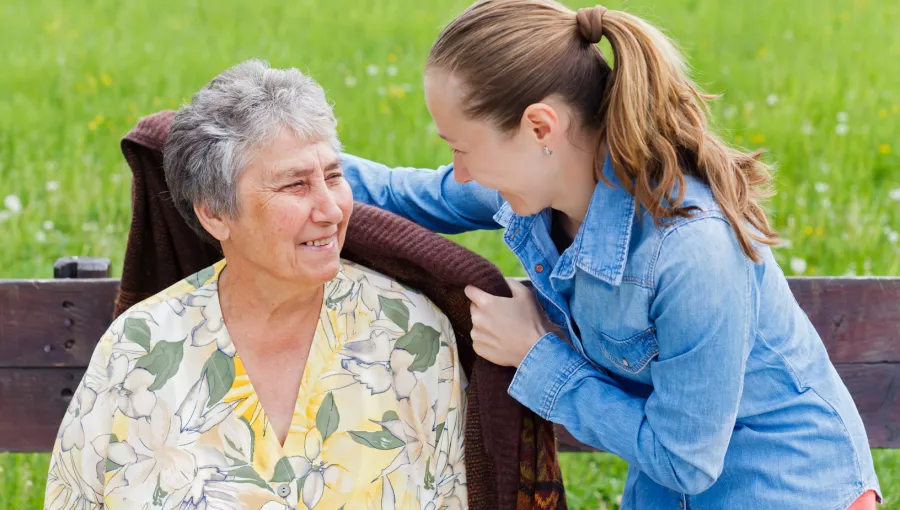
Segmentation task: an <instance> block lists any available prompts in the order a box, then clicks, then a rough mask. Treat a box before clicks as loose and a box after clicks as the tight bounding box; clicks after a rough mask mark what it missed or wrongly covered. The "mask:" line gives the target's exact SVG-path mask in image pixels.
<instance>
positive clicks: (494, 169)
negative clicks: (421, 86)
mask: <svg viewBox="0 0 900 510" xmlns="http://www.w3.org/2000/svg"><path fill="white" fill-rule="evenodd" d="M461 98H462V89H461V87H460V83H459V81H458V80H457V79H456V78H455V77H454V76H452V75H450V74H448V73H446V72H445V71H442V70H433V69H429V70H428V71H426V73H425V102H426V104H427V105H428V110H429V112H431V117H432V119H433V120H434V123H435V126H437V131H438V134H439V135H440V136H441V138H443V139H444V140H446V141H447V143H448V144H449V145H450V148H451V150H452V151H453V175H454V178H455V179H456V180H457V181H459V182H468V181H473V180H474V181H475V182H477V183H478V184H481V185H482V186H485V187H488V188H491V189H494V190H497V191H499V192H500V194H501V196H503V198H504V199H505V200H506V201H507V202H509V205H510V206H511V207H512V209H513V211H515V213H516V214H518V215H520V216H529V215H532V214H536V213H538V212H540V211H542V210H544V209H546V208H547V207H550V204H551V201H552V200H551V199H552V195H553V192H554V190H555V189H556V188H557V187H558V186H559V183H558V169H556V168H554V167H553V166H552V164H551V162H552V160H551V159H550V158H548V157H547V156H546V154H544V152H543V146H542V145H541V144H540V143H538V141H537V140H536V139H535V135H534V133H533V131H532V130H531V129H529V128H528V127H527V126H525V125H524V124H525V121H524V119H523V126H520V128H519V129H518V130H516V131H515V132H514V133H512V134H510V133H503V132H501V131H500V130H499V129H497V128H496V127H495V126H494V125H493V124H491V123H490V122H487V121H485V120H473V119H469V118H467V117H466V116H465V115H464V114H463V110H462V107H461Z"/></svg>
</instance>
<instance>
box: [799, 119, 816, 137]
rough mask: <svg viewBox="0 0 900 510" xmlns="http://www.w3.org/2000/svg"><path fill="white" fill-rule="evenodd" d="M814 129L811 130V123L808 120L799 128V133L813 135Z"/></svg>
mask: <svg viewBox="0 0 900 510" xmlns="http://www.w3.org/2000/svg"><path fill="white" fill-rule="evenodd" d="M814 131H815V128H813V125H812V122H810V121H808V120H804V121H803V125H802V126H801V127H800V132H801V133H803V134H804V135H806V136H809V135H811V134H813V132H814Z"/></svg>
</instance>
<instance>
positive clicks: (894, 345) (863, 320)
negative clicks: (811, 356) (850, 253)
mask: <svg viewBox="0 0 900 510" xmlns="http://www.w3.org/2000/svg"><path fill="white" fill-rule="evenodd" d="M788 282H789V283H790V286H791V292H793V294H794V297H795V298H796V299H797V302H798V303H799V304H800V306H801V308H803V310H804V311H805V312H806V314H807V316H809V319H810V321H812V323H813V325H814V326H815V327H816V331H818V332H819V335H820V336H821V337H822V341H823V342H824V343H825V347H826V348H827V349H828V354H829V356H830V357H831V360H832V361H833V362H835V363H880V362H885V361H890V362H900V278H895V277H891V278H789V279H788Z"/></svg>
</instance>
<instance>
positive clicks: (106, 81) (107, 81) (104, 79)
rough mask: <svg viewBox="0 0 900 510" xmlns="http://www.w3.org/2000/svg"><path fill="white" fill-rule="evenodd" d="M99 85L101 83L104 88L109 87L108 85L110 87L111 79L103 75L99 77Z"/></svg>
mask: <svg viewBox="0 0 900 510" xmlns="http://www.w3.org/2000/svg"><path fill="white" fill-rule="evenodd" d="M100 83H102V84H103V85H104V86H107V87H109V86H110V85H112V78H110V77H109V75H108V74H106V73H103V74H101V75H100Z"/></svg>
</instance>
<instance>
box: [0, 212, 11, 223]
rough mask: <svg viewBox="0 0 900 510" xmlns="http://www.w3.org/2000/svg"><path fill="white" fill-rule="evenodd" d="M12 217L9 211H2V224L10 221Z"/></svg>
mask: <svg viewBox="0 0 900 510" xmlns="http://www.w3.org/2000/svg"><path fill="white" fill-rule="evenodd" d="M10 216H12V214H10V212H9V211H0V223H3V222H4V221H6V220H8V219H9V218H10Z"/></svg>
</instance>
